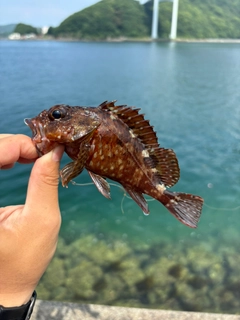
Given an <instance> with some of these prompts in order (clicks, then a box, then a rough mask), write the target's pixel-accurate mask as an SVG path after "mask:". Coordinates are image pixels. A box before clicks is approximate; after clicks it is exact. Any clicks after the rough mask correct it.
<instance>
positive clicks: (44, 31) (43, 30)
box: [41, 27, 49, 34]
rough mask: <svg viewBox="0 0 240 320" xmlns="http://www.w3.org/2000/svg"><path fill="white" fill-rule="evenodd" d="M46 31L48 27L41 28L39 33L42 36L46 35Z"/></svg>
mask: <svg viewBox="0 0 240 320" xmlns="http://www.w3.org/2000/svg"><path fill="white" fill-rule="evenodd" d="M48 29H49V27H42V29H41V33H42V34H47V33H48Z"/></svg>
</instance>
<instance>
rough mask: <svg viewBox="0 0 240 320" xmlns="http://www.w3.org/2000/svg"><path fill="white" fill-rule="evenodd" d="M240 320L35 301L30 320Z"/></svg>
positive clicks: (192, 313) (227, 316) (223, 315)
mask: <svg viewBox="0 0 240 320" xmlns="http://www.w3.org/2000/svg"><path fill="white" fill-rule="evenodd" d="M82 319H83V320H96V319H97V320H161V319H162V320H240V315H238V316H236V315H227V314H210V313H198V312H182V311H164V310H152V309H138V308H124V307H109V306H101V305H94V304H75V303H61V302H50V301H41V300H39V301H37V302H36V306H35V308H34V312H33V315H32V317H31V320H82Z"/></svg>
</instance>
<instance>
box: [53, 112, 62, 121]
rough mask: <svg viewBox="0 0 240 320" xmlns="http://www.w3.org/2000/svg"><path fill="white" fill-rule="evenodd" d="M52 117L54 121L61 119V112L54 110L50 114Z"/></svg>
mask: <svg viewBox="0 0 240 320" xmlns="http://www.w3.org/2000/svg"><path fill="white" fill-rule="evenodd" d="M52 116H53V118H54V119H60V118H62V114H61V111H60V110H54V111H53V112H52Z"/></svg>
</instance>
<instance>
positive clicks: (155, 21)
mask: <svg viewBox="0 0 240 320" xmlns="http://www.w3.org/2000/svg"><path fill="white" fill-rule="evenodd" d="M169 1H170V2H173V9H172V23H171V32H170V35H169V38H170V39H171V40H174V39H176V37H177V19H178V2H179V0H153V17H152V35H151V37H152V39H153V40H156V39H157V38H158V5H159V2H169Z"/></svg>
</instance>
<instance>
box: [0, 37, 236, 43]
mask: <svg viewBox="0 0 240 320" xmlns="http://www.w3.org/2000/svg"><path fill="white" fill-rule="evenodd" d="M1 40H7V41H69V42H113V43H114V42H115V43H116V42H179V43H240V39H184V38H177V39H175V40H171V39H155V40H152V39H151V38H126V37H119V38H107V39H104V40H102V39H99V40H97V39H96V40H91V39H76V38H52V37H36V38H34V39H18V40H10V39H8V38H5V37H3V38H1V37H0V41H1Z"/></svg>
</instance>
